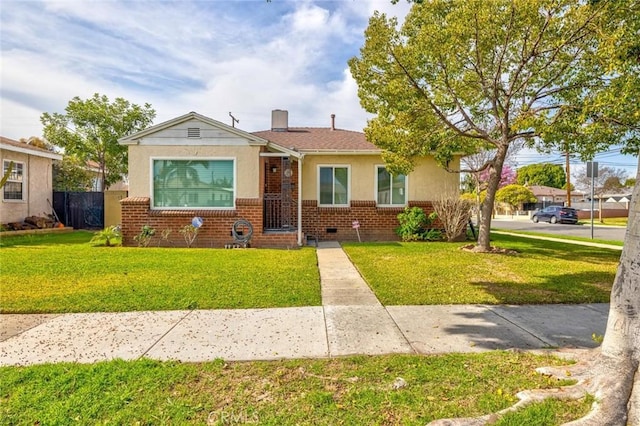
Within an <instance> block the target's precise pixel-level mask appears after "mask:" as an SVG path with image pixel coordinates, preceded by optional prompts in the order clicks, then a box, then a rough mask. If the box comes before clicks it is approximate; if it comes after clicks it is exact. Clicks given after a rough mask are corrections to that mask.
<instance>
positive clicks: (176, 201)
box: [153, 159, 235, 208]
mask: <svg viewBox="0 0 640 426" xmlns="http://www.w3.org/2000/svg"><path fill="white" fill-rule="evenodd" d="M234 168H235V162H234V160H232V159H216V160H201V159H197V160H196V159H194V160H156V159H154V160H153V207H155V208H232V207H234V205H235V171H234Z"/></svg>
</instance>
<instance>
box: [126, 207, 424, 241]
mask: <svg viewBox="0 0 640 426" xmlns="http://www.w3.org/2000/svg"><path fill="white" fill-rule="evenodd" d="M120 204H121V207H122V244H123V245H125V246H135V245H137V242H136V241H134V239H133V238H134V237H135V236H136V235H138V234H139V233H140V230H141V229H142V227H143V226H144V225H149V226H150V227H152V228H154V229H155V230H156V234H155V236H154V237H153V239H152V241H151V244H150V245H151V246H158V245H160V246H173V247H185V246H186V243H185V241H184V239H183V237H182V235H181V234H180V233H179V232H178V230H179V229H180V228H182V227H183V226H185V225H189V224H190V223H191V219H192V218H193V217H194V216H200V217H202V218H203V219H204V224H203V225H202V227H201V228H200V231H199V233H198V238H197V239H196V241H195V243H194V247H224V246H225V245H227V244H230V243H233V236H232V235H231V227H232V226H233V224H234V222H235V221H237V220H239V219H245V220H248V221H249V222H250V223H251V224H252V226H253V237H252V239H251V247H280V248H293V247H297V232H272V231H267V232H264V230H263V227H262V224H263V216H262V214H263V212H262V208H263V207H262V200H260V199H257V198H256V199H253V198H249V199H237V200H236V208H235V209H234V210H151V209H150V200H149V198H146V197H138V198H125V199H123V200H121V201H120ZM409 206H410V207H414V206H416V207H420V208H422V209H423V210H424V211H425V213H427V214H429V213H431V212H432V211H433V206H432V205H431V202H428V201H410V202H409ZM403 209H404V208H403V207H377V206H376V203H375V201H369V200H359V201H358V200H354V201H351V205H350V207H318V205H317V201H316V200H303V202H302V231H303V233H304V235H306V236H310V237H315V238H318V239H320V240H325V241H326V240H335V241H357V240H358V235H357V233H356V230H355V229H353V221H355V220H357V221H358V222H359V223H360V228H359V232H360V238H361V239H362V240H363V241H396V240H398V236H397V235H396V233H395V229H396V228H397V227H398V226H399V223H398V218H397V216H398V213H400V212H402V211H403ZM165 229H171V230H172V232H171V234H170V237H169V239H168V241H164V240H162V238H161V233H162V231H163V230H165ZM332 229H335V232H330V231H331V230H332ZM328 231H329V232H328Z"/></svg>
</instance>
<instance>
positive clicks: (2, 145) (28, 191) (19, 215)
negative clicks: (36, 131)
mask: <svg viewBox="0 0 640 426" xmlns="http://www.w3.org/2000/svg"><path fill="white" fill-rule="evenodd" d="M53 160H62V155H60V154H56V153H54V152H51V151H47V150H46V149H42V148H38V147H35V146H32V145H29V144H26V143H23V142H19V141H16V140H13V139H9V138H5V137H3V136H0V164H1V165H2V169H1V170H2V176H4V174H5V173H6V172H7V170H9V168H10V167H11V166H10V165H11V163H13V166H12V167H11V174H10V175H9V179H8V180H7V182H6V184H5V186H4V187H3V188H2V189H1V190H0V192H1V198H0V223H10V222H22V221H23V220H24V218H25V217H28V216H44V215H47V214H49V213H51V211H52V207H51V205H50V204H49V203H50V201H51V199H52V197H53V173H52V167H53V164H52V163H53Z"/></svg>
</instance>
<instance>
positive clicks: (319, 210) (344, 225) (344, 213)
mask: <svg viewBox="0 0 640 426" xmlns="http://www.w3.org/2000/svg"><path fill="white" fill-rule="evenodd" d="M414 206H415V207H420V208H422V209H423V210H424V211H425V213H426V214H429V213H431V212H433V206H432V205H431V202H429V201H410V202H409V207H414ZM403 210H404V207H377V206H376V203H375V201H372V200H371V201H369V200H359V201H358V200H353V201H351V205H350V207H318V203H317V201H316V200H303V201H302V231H303V232H304V234H305V235H307V236H313V237H317V238H319V239H320V240H336V241H357V240H358V234H357V233H356V230H355V229H354V228H353V221H355V220H357V221H358V223H359V224H360V228H359V229H358V231H359V232H360V238H361V239H362V241H396V240H398V236H397V235H396V233H395V229H396V228H397V227H398V226H399V225H400V224H399V223H398V217H397V216H398V213H401V212H402V211H403ZM332 229H335V232H327V231H330V230H332Z"/></svg>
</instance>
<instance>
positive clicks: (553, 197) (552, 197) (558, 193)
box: [528, 185, 586, 207]
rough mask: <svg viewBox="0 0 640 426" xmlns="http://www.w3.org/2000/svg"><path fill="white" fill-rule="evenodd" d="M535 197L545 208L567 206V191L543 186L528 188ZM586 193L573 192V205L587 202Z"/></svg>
mask: <svg viewBox="0 0 640 426" xmlns="http://www.w3.org/2000/svg"><path fill="white" fill-rule="evenodd" d="M528 188H529V189H530V190H531V192H532V193H533V195H534V196H535V197H536V198H537V199H538V203H542V204H543V205H544V206H545V207H546V206H550V205H554V204H566V202H567V190H566V189H559V188H552V187H550V186H543V185H531V186H529V187H528ZM585 196H586V195H585V193H584V192H581V191H571V203H579V202H582V201H584V200H585Z"/></svg>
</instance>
